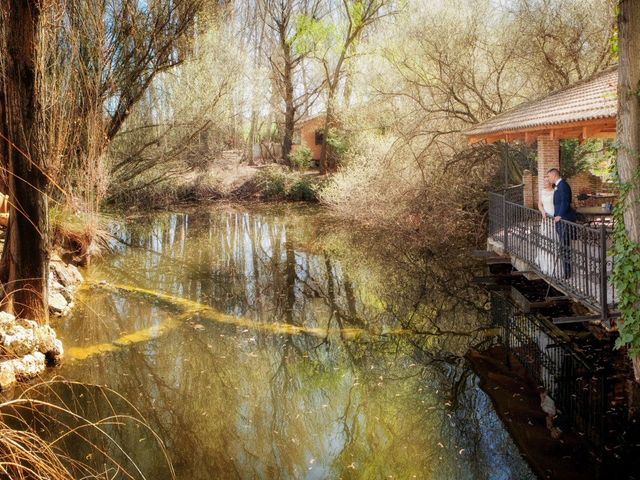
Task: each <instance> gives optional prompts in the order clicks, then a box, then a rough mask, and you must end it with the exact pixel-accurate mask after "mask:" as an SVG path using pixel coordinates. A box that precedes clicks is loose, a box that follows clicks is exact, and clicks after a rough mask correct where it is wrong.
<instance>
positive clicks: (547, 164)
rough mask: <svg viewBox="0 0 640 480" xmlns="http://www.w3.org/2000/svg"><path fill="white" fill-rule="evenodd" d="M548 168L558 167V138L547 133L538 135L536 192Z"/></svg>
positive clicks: (540, 188) (542, 182) (539, 189)
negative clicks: (553, 137)
mask: <svg viewBox="0 0 640 480" xmlns="http://www.w3.org/2000/svg"><path fill="white" fill-rule="evenodd" d="M550 168H558V169H559V168H560V140H558V139H552V138H551V136H549V135H540V136H539V137H538V192H540V191H541V190H542V186H543V185H544V177H545V176H546V175H547V171H548V170H549V169H550Z"/></svg>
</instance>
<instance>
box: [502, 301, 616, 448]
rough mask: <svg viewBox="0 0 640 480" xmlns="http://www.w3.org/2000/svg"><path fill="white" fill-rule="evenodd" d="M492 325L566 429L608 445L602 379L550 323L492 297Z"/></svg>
mask: <svg viewBox="0 0 640 480" xmlns="http://www.w3.org/2000/svg"><path fill="white" fill-rule="evenodd" d="M491 306H492V318H493V322H494V325H495V326H497V327H500V328H501V338H502V344H503V345H504V347H505V348H506V350H507V352H508V353H510V354H513V355H515V356H516V357H517V358H518V359H519V360H520V362H521V363H522V364H523V366H524V367H525V369H526V370H527V372H528V373H529V375H530V376H531V377H532V378H533V379H534V380H535V381H536V382H537V383H538V385H540V386H543V387H544V388H545V389H546V391H547V393H548V395H549V396H550V397H551V398H552V399H553V400H554V402H555V404H556V407H557V409H558V411H559V416H560V420H561V422H562V423H563V424H564V425H569V426H570V427H571V428H572V429H574V430H576V431H578V432H579V433H581V434H584V435H585V436H586V438H587V439H588V440H589V441H590V442H591V443H592V444H594V445H596V446H602V445H604V444H605V443H606V442H607V439H606V438H605V435H606V428H605V425H606V424H605V418H606V415H605V413H606V409H607V401H606V399H607V390H606V383H605V377H604V375H603V374H602V372H601V371H599V370H598V369H597V368H595V367H594V366H593V365H591V363H590V362H589V360H588V359H587V358H585V357H584V355H582V354H581V353H580V352H579V351H577V350H576V349H575V347H574V346H572V345H571V343H570V342H568V341H566V340H565V338H566V337H563V335H562V332H560V331H558V329H557V328H556V327H555V326H554V325H552V324H550V323H549V321H547V320H545V319H543V318H541V317H538V316H536V315H533V314H527V313H522V312H521V311H519V310H518V308H517V307H516V306H514V305H513V304H512V303H511V302H510V301H508V300H507V299H506V298H505V296H504V294H503V293H500V292H492V294H491Z"/></svg>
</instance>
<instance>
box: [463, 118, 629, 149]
mask: <svg viewBox="0 0 640 480" xmlns="http://www.w3.org/2000/svg"><path fill="white" fill-rule="evenodd" d="M558 130H562V131H571V132H572V135H575V137H573V136H572V137H565V138H580V137H582V138H585V139H586V138H612V137H611V133H613V134H614V135H615V131H616V119H615V118H599V119H595V120H584V121H578V122H567V123H561V124H557V125H556V124H554V125H540V126H537V127H530V128H521V129H505V130H502V131H498V132H490V133H485V134H474V135H469V136H468V142H469V143H477V142H479V141H482V140H485V141H487V143H494V142H496V141H498V140H505V139H508V137H509V136H512V135H513V136H514V138H518V139H520V138H523V139H524V140H525V142H528V143H529V142H533V141H534V140H535V139H536V138H537V137H538V136H539V135H543V134H546V133H550V134H551V135H552V137H551V138H552V139H553V138H561V137H558V136H557V135H558V132H557V131H558ZM602 132H607V135H606V136H603V135H602ZM565 135H566V134H565ZM613 138H615V137H613Z"/></svg>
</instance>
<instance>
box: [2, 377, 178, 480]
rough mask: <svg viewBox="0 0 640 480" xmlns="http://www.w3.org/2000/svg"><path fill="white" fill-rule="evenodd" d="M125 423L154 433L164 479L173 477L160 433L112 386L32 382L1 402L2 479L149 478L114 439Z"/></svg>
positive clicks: (127, 426) (124, 426)
mask: <svg viewBox="0 0 640 480" xmlns="http://www.w3.org/2000/svg"><path fill="white" fill-rule="evenodd" d="M102 412H106V413H105V414H102V415H101V413H102ZM119 412H120V413H119ZM123 412H126V413H123ZM125 428H137V429H143V430H145V431H146V432H147V433H150V434H151V436H152V437H153V439H154V440H155V441H156V443H157V445H158V448H159V451H160V452H161V454H162V455H163V457H164V459H165V462H166V466H167V468H166V470H167V476H166V478H175V473H174V471H173V468H172V466H171V462H170V461H169V458H168V455H167V452H166V449H165V447H164V444H163V443H162V441H161V440H160V438H159V437H158V436H157V435H156V434H155V433H154V432H153V431H152V430H151V429H150V428H149V427H148V425H147V422H146V421H145V419H144V417H143V416H142V415H141V414H140V412H139V411H137V410H136V409H135V407H134V406H133V405H132V404H131V403H130V402H128V401H127V400H126V399H125V398H124V397H122V396H121V395H119V394H117V393H116V392H114V391H113V390H110V389H108V388H106V387H100V386H95V385H85V384H80V383H75V382H68V381H62V380H52V381H49V382H43V383H40V384H37V385H35V386H32V387H29V388H27V389H26V390H25V391H24V392H23V393H22V394H21V395H20V396H18V397H17V398H15V399H13V400H9V401H5V402H4V403H1V404H0V478H10V479H16V480H22V479H25V480H26V479H30V480H33V479H38V480H39V479H47V480H58V479H65V480H66V479H76V478H82V479H111V478H126V479H144V478H148V477H146V475H145V473H144V472H143V471H142V470H141V467H140V466H139V465H138V464H137V462H136V460H135V459H134V458H132V457H131V456H130V455H129V454H128V453H127V452H126V451H125V450H124V449H123V447H122V446H121V445H120V444H119V442H118V440H117V438H116V437H117V435H118V433H119V432H121V431H122V430H123V429H125ZM70 446H71V448H73V449H74V451H70V450H69V449H70ZM98 466H99V467H98Z"/></svg>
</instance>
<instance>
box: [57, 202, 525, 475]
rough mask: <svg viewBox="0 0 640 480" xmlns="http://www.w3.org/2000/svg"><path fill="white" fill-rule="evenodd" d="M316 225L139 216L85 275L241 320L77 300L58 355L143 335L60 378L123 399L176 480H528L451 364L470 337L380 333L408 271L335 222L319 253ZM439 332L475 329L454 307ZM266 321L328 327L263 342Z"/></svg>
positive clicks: (487, 407)
mask: <svg viewBox="0 0 640 480" xmlns="http://www.w3.org/2000/svg"><path fill="white" fill-rule="evenodd" d="M319 225H320V220H319V218H317V217H316V216H313V215H310V214H309V210H306V211H303V212H301V213H296V212H295V211H288V212H287V215H286V217H285V216H284V215H283V214H282V212H278V211H277V210H273V209H269V208H264V207H256V208H255V209H254V211H246V210H245V211H237V210H233V209H226V210H216V211H213V212H212V213H211V214H198V215H184V214H167V215H160V216H158V217H157V218H156V219H155V220H153V221H150V222H145V221H137V222H136V225H134V226H132V227H131V228H130V229H129V230H127V231H126V232H121V238H122V239H123V241H124V242H125V243H127V244H129V245H131V246H130V247H128V248H125V247H118V250H119V251H120V253H121V254H120V255H113V256H112V257H111V258H105V259H104V260H103V262H102V263H101V264H100V265H97V266H95V267H93V268H94V269H93V270H92V272H91V277H92V279H93V280H96V281H100V280H106V281H108V282H111V283H113V284H126V285H133V286H138V287H143V288H147V289H150V290H153V291H159V292H162V293H165V294H168V295H172V296H175V297H182V298H186V299H189V300H192V301H194V302H200V303H202V304H206V305H207V306H208V307H210V308H212V309H213V310H212V311H219V312H224V313H232V314H234V315H237V316H239V317H242V318H246V321H247V322H248V323H246V324H237V325H233V324H224V323H218V322H216V321H215V319H214V318H213V317H212V316H211V315H202V314H198V313H193V314H192V315H189V314H187V315H186V317H185V316H184V315H185V308H186V307H184V306H181V305H178V304H171V302H169V301H163V300H161V299H159V298H154V297H153V296H149V295H146V296H145V295H142V294H135V293H133V292H127V291H110V290H108V289H100V288H96V289H91V290H87V291H85V292H83V294H82V295H81V297H80V299H79V300H80V301H79V302H78V303H79V306H78V308H77V309H76V310H75V312H74V313H73V315H72V316H70V317H68V318H66V319H64V320H61V322H60V325H58V326H57V328H58V330H59V331H60V334H61V336H62V337H63V338H64V339H65V342H66V344H67V346H71V347H76V348H80V349H82V348H84V347H91V345H92V344H95V343H101V342H105V341H113V340H115V339H117V338H120V337H121V336H122V335H125V334H135V332H136V331H139V330H140V331H141V330H143V329H145V328H148V327H151V326H153V327H154V328H153V329H152V330H151V337H154V336H157V337H156V338H153V339H148V338H144V339H143V340H140V341H139V342H137V341H134V342H133V343H132V344H131V345H128V346H123V347H121V348H118V349H117V350H116V351H114V352H111V353H107V354H103V355H94V356H90V357H89V358H88V359H86V360H79V361H74V362H72V361H68V362H67V363H66V364H65V365H64V366H63V367H62V369H61V373H62V374H64V375H65V376H67V377H68V378H71V379H76V380H81V381H87V382H94V383H101V384H102V383H105V384H108V385H110V386H112V387H113V388H114V389H115V390H117V391H119V392H121V393H122V394H123V395H124V396H125V397H126V398H128V399H130V400H131V401H132V402H133V403H134V405H135V406H136V407H137V408H139V409H140V411H141V412H142V413H143V414H144V415H145V416H146V417H147V418H148V420H149V422H150V423H151V424H152V425H153V426H154V428H155V429H156V430H157V431H158V433H159V435H160V436H161V437H162V438H163V440H164V441H165V443H166V444H167V446H168V447H169V449H170V452H171V455H172V459H173V462H174V464H175V466H176V471H177V473H178V477H179V478H189V479H191V478H193V479H209V478H307V479H324V478H340V477H341V478H367V479H368V478H385V477H388V478H437V479H450V478H456V479H458V478H460V479H466V478H468V479H472V478H490V479H500V480H501V479H507V478H532V476H531V474H530V472H529V470H528V468H527V467H526V465H525V463H524V462H523V460H522V459H521V458H520V456H519V455H518V452H517V449H516V448H515V446H514V445H513V442H512V441H511V440H510V438H509V437H508V435H507V434H506V433H505V431H504V429H503V428H502V426H501V424H500V422H499V420H498V419H497V417H496V415H495V413H494V412H493V410H492V407H491V402H490V401H489V400H488V398H487V396H486V395H485V394H484V393H483V392H482V391H481V390H480V389H479V387H478V386H477V383H476V379H475V376H473V374H471V373H470V371H469V370H468V369H467V368H466V366H465V363H464V361H463V360H461V359H460V358H458V357H456V356H455V355H452V354H451V352H452V351H454V352H459V351H460V344H461V342H466V343H469V342H472V341H475V340H474V338H473V337H471V338H467V337H461V338H456V339H455V344H454V343H451V344H450V345H449V344H448V343H447V342H444V343H443V341H442V340H438V341H432V340H429V339H428V338H427V337H425V336H423V335H409V334H403V335H399V336H390V335H389V336H380V335H378V334H376V332H380V331H381V328H382V327H381V326H380V325H379V323H380V321H381V320H382V319H384V322H385V326H384V327H385V328H386V329H389V330H398V329H399V328H400V326H401V324H400V320H401V319H402V318H401V316H402V312H404V311H406V309H407V308H409V307H410V306H408V305H403V304H401V303H392V302H393V301H394V298H397V299H399V298H400V296H399V295H397V294H398V293H400V291H401V290H400V289H402V292H404V293H407V295H404V296H403V298H404V297H410V295H409V292H410V291H411V290H410V287H411V285H412V282H416V281H419V280H418V277H416V279H413V278H412V277H411V275H410V273H409V272H406V274H405V272H397V269H398V267H397V266H394V265H393V264H391V263H389V264H380V260H377V259H375V257H376V256H375V255H373V253H374V251H373V250H372V248H373V247H371V246H362V247H356V246H353V245H352V242H351V241H350V240H349V238H350V237H349V233H350V232H348V231H344V232H340V231H339V229H336V228H335V227H333V228H332V229H331V233H332V237H331V238H333V243H331V241H330V240H323V241H322V242H320V241H319V238H318V237H317V228H318V227H319ZM336 235H337V236H338V237H336ZM320 238H321V237H320ZM336 238H338V239H342V240H341V241H336ZM330 243H331V244H330ZM340 245H342V247H340V248H339V246H340ZM344 245H351V246H349V247H344ZM327 251H332V252H334V253H333V254H332V255H329V254H328V253H327ZM336 251H337V252H336ZM394 269H395V270H394ZM394 272H395V273H402V275H394V274H393V273H394ZM393 278H400V279H401V281H400V283H399V284H398V283H395V284H394V283H393V282H392V279H393ZM434 292H435V289H434ZM434 295H435V293H434ZM398 302H399V300H398ZM438 302H439V304H443V303H447V302H443V301H442V299H438ZM190 305H191V304H190ZM434 305H436V303H435V300H434ZM428 306H429V305H427V307H428ZM414 307H415V306H414ZM181 315H182V316H181ZM398 315H400V317H398ZM414 317H416V318H418V316H415V315H414V316H413V317H411V318H414ZM178 318H180V319H181V320H180V322H179V323H176V319H178ZM443 321H445V322H450V323H451V325H448V327H450V328H453V327H456V326H458V325H463V326H464V327H465V328H468V329H469V330H471V329H473V328H474V327H475V326H476V325H475V323H477V322H478V320H477V319H476V318H475V314H472V313H469V312H465V311H460V310H452V311H451V313H450V314H448V315H447V316H445V317H444V320H443ZM172 322H173V323H172ZM252 322H261V323H262V324H265V326H266V328H263V329H253V328H251V324H252ZM474 322H475V323H474ZM254 324H255V323H254ZM271 324H274V325H282V324H290V325H296V326H301V325H302V326H308V327H321V328H322V329H327V330H326V331H327V333H326V335H323V334H315V335H306V334H297V335H287V334H284V333H272V332H270V331H269V329H268V327H269V325H271ZM167 325H169V326H170V327H171V328H167ZM405 326H406V325H405ZM163 327H164V328H165V330H163V332H164V333H162V334H160V335H158V332H160V330H161V328H163ZM349 331H357V332H358V333H357V335H353V334H351V335H349V334H348V333H347V332H349ZM460 382H462V385H463V388H462V389H460V388H456V387H454V385H456V384H457V383H460ZM453 395H455V396H456V397H455V398H456V401H455V402H454V406H453V407H451V406H447V404H448V405H452V403H451V402H452V396H453ZM118 435H119V437H118V438H119V439H120V440H121V441H122V442H123V443H124V444H125V447H126V449H127V450H128V451H129V452H131V454H132V456H133V457H134V458H136V459H137V460H138V461H139V462H140V464H141V465H143V466H144V467H145V468H147V469H148V470H147V476H148V478H165V475H166V470H163V467H162V465H161V462H160V457H159V452H158V449H157V447H154V446H153V443H152V442H149V441H146V440H145V441H140V439H139V438H138V437H137V436H136V435H134V434H131V432H124V431H123V432H119V433H118ZM96 461H97V460H96Z"/></svg>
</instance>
